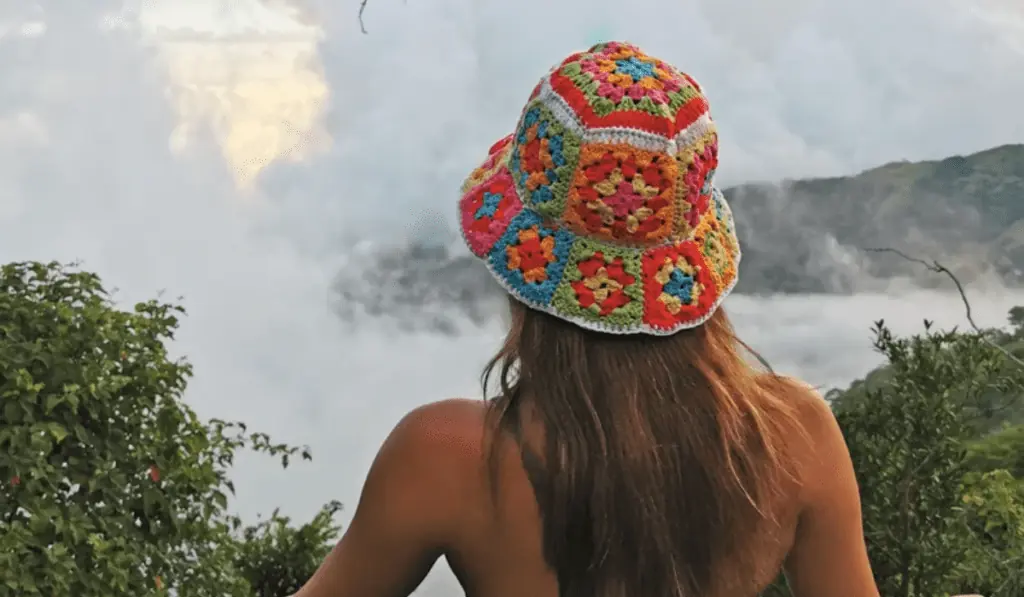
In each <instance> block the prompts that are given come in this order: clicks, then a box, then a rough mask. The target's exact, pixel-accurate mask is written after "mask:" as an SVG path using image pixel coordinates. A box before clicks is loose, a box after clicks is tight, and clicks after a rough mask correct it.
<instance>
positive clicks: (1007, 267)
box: [724, 145, 1024, 293]
mask: <svg viewBox="0 0 1024 597" xmlns="http://www.w3.org/2000/svg"><path fill="white" fill-rule="evenodd" d="M724 192H725V195H726V196H727V197H728V198H729V200H730V202H731V204H732V205H733V212H734V213H735V215H736V220H737V227H738V231H739V234H740V239H741V242H743V243H744V264H743V275H742V276H741V277H740V285H739V291H740V292H745V293H762V292H848V291H851V290H862V289H865V288H873V287H874V288H880V287H884V285H885V284H887V283H888V282H889V281H890V280H891V279H892V278H895V277H909V278H913V279H914V281H915V282H916V283H919V284H920V283H924V284H929V283H948V280H943V279H941V277H937V276H935V275H929V274H927V272H924V271H923V270H922V268H921V266H919V265H913V264H909V263H907V262H906V261H905V260H902V259H900V258H899V257H897V256H895V255H892V254H889V253H870V252H865V251H864V250H863V249H865V248H872V247H893V248H898V249H900V250H903V251H905V252H907V253H911V254H915V255H918V256H922V257H925V258H928V259H939V260H940V261H942V262H943V264H944V265H946V266H948V267H950V268H951V269H953V270H954V271H955V272H957V274H958V275H959V276H961V279H962V280H964V281H965V282H967V281H972V280H978V279H979V278H981V277H983V276H986V275H987V276H992V277H997V278H998V279H1001V280H1002V281H1003V282H1004V283H1006V284H1009V285H1014V286H1017V285H1021V284H1024V145H1007V146H1003V147H997V148H994V149H990V150H987V151H983V152H980V153H976V154H973V155H969V156H954V157H950V158H946V159H944V160H938V161H931V162H915V163H911V162H897V163H892V164H887V165H885V166H881V167H878V168H874V169H872V170H868V171H866V172H863V173H861V174H858V175H855V176H844V177H837V178H821V179H808V180H796V181H786V182H783V183H781V184H747V185H742V186H739V187H733V188H730V189H726V190H725V191H724Z"/></svg>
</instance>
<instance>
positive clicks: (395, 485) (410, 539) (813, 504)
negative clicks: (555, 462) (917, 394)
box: [297, 386, 878, 597]
mask: <svg viewBox="0 0 1024 597" xmlns="http://www.w3.org/2000/svg"><path fill="white" fill-rule="evenodd" d="M790 387H792V386H790ZM787 398H788V399H790V400H793V401H795V402H796V403H797V404H798V407H799V411H800V419H801V421H802V423H803V424H804V428H805V431H806V438H807V440H808V441H809V442H810V443H811V444H812V445H811V446H808V445H804V446H801V447H798V446H797V445H796V444H794V446H793V449H792V453H791V454H790V455H789V456H790V457H791V458H794V459H795V461H796V463H797V466H796V470H797V471H798V476H799V481H800V483H799V484H797V483H793V484H792V486H791V487H790V489H789V491H788V493H785V494H784V495H781V496H779V498H778V500H777V503H776V505H775V511H774V512H773V513H772V514H773V515H774V516H775V518H776V520H777V521H778V526H777V527H774V528H773V527H771V526H768V525H766V526H765V527H764V528H763V529H762V530H760V531H757V532H754V533H752V535H751V537H750V538H749V543H748V545H749V546H750V547H751V549H752V553H755V554H757V557H756V558H755V559H754V561H755V562H756V565H755V566H754V568H755V569H754V570H750V569H745V570H722V571H720V572H719V574H720V575H721V576H723V577H727V582H725V583H724V584H723V585H722V586H723V589H722V590H721V591H720V592H721V594H720V595H716V596H714V597H750V596H751V595H755V594H756V593H757V592H758V591H759V590H760V589H762V588H764V587H765V586H766V585H767V584H768V583H770V582H771V581H772V579H774V578H775V577H776V576H777V574H778V573H779V571H780V570H781V569H782V567H783V566H785V570H786V572H787V574H788V576H789V580H790V584H791V586H792V588H793V593H794V596H795V597H817V596H819V595H829V596H830V597H877V595H878V591H877V588H876V587H875V584H874V581H873V579H872V575H871V571H870V567H869V564H868V560H867V553H866V549H865V546H864V540H863V533H862V529H861V517H860V501H859V496H858V493H857V486H856V482H855V481H854V478H853V470H852V464H851V463H850V459H849V454H848V452H847V449H846V446H845V443H844V441H843V438H842V435H841V433H840V431H839V428H838V426H837V424H836V422H835V419H834V417H833V416H832V413H831V411H830V409H829V407H828V405H827V403H825V401H824V400H822V399H821V397H820V396H818V395H817V394H816V393H813V392H812V391H810V390H808V391H806V392H802V393H800V394H799V395H794V396H789V397H787ZM524 428H525V429H526V430H527V433H526V437H527V438H528V440H527V441H528V442H530V443H533V442H534V441H538V439H539V436H538V435H537V431H536V429H537V428H536V427H535V426H531V423H530V421H529V418H528V417H527V418H526V419H524ZM485 429H486V425H485V420H484V404H483V403H482V402H480V401H469V400H447V401H442V402H436V403H433V404H429V405H426V406H424V407H421V408H419V409H417V410H415V411H413V412H412V413H410V414H409V415H407V416H406V418H405V419H404V420H403V421H402V423H400V424H399V425H398V426H397V427H396V429H395V431H394V432H393V433H392V435H391V437H389V439H388V441H387V442H386V443H385V445H384V447H383V448H382V449H381V453H380V455H378V458H377V460H376V461H375V463H374V465H373V468H372V470H371V472H370V475H369V477H368V479H367V483H366V486H365V488H364V492H363V496H362V499H361V501H360V505H359V507H358V509H357V511H356V514H355V517H354V519H353V521H352V523H351V526H350V527H349V529H348V530H347V532H346V533H345V536H344V537H343V538H342V540H341V541H340V542H339V544H338V546H337V547H336V548H335V550H334V552H332V554H331V556H330V557H329V558H328V559H327V560H326V561H325V563H324V565H323V566H322V567H321V569H320V570H319V571H318V572H317V574H316V576H315V577H314V579H313V580H311V581H310V583H309V584H307V586H306V587H304V588H303V589H302V591H301V592H300V593H299V594H298V596H297V597H356V596H359V597H405V596H406V595H408V594H409V592H411V591H412V590H413V589H414V588H415V587H416V586H417V585H418V584H419V583H420V582H421V581H422V579H423V577H424V576H425V575H426V573H427V572H428V571H429V570H430V568H431V567H432V565H433V564H434V563H435V562H436V560H437V559H438V558H439V557H441V556H444V557H445V558H446V559H447V560H448V563H449V565H450V566H451V568H452V570H453V571H454V573H455V574H456V576H457V577H458V578H459V581H460V582H461V583H462V585H463V587H464V590H465V592H466V595H467V596H468V597H520V596H522V595H533V596H536V597H557V596H558V582H557V579H556V576H555V573H554V572H553V571H552V570H551V569H550V568H549V567H548V566H547V565H546V563H545V561H544V557H543V548H542V545H543V542H542V525H541V521H540V514H539V509H538V506H537V502H536V499H535V496H534V490H533V486H532V484H531V482H530V477H529V475H528V472H527V469H526V468H524V465H523V462H522V459H521V458H520V452H519V447H518V446H517V445H516V444H515V442H513V441H507V442H504V445H503V447H502V449H501V452H500V457H499V467H498V475H499V476H498V481H499V485H498V487H499V493H498V500H497V504H495V502H494V501H492V499H491V494H490V493H489V486H488V484H487V466H486V458H485V454H486V448H485V445H486V444H485V441H486V438H485V435H486V431H485ZM695 539H696V540H699V538H695Z"/></svg>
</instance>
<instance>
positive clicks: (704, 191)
mask: <svg viewBox="0 0 1024 597" xmlns="http://www.w3.org/2000/svg"><path fill="white" fill-rule="evenodd" d="M717 166H718V135H717V133H716V132H715V125H714V123H713V121H712V120H711V116H710V113H709V111H708V103H707V100H706V99H705V98H704V95H703V93H702V91H701V87H700V86H699V85H698V84H697V82H696V81H695V80H693V78H691V77H690V76H688V75H686V74H684V73H681V72H679V71H678V70H676V69H675V68H674V67H672V66H671V65H669V64H666V63H665V62H662V61H661V60H659V59H657V58H654V57H651V56H648V55H647V54H645V53H644V52H643V51H641V50H640V49H639V48H637V47H636V46H634V45H631V44H628V43H622V42H608V43H602V44H598V45H595V46H594V47H592V48H590V49H589V50H587V51H586V52H580V53H576V54H573V55H571V56H569V57H568V58H566V59H565V60H563V61H562V62H561V63H560V64H558V65H557V66H556V67H554V68H553V69H552V70H551V71H550V72H549V73H548V74H547V75H546V76H545V77H544V78H543V79H542V80H541V81H540V83H539V84H538V85H537V86H536V87H535V88H534V90H533V92H532V93H531V94H530V97H529V99H528V101H527V103H526V107H525V108H524V109H523V112H522V115H521V116H520V118H519V123H518V126H517V127H516V129H515V132H514V133H513V134H511V135H509V136H507V137H505V138H503V139H501V140H500V141H498V142H497V143H495V144H494V146H492V147H491V149H490V152H489V155H488V156H487V159H486V160H485V161H484V162H483V164H482V165H480V166H479V167H478V168H476V169H475V170H474V171H473V172H472V173H471V174H470V176H469V178H467V179H466V181H465V183H463V185H462V197H461V199H460V201H459V222H460V228H461V230H462V235H463V238H464V239H465V241H466V244H467V245H468V246H469V249H470V250H471V251H472V252H473V254H475V255H476V256H477V257H479V258H481V259H482V260H483V261H484V263H486V264H487V267H488V269H490V271H491V273H492V274H493V275H494V276H495V277H496V278H497V280H498V282H500V283H501V285H502V286H503V287H504V288H505V289H506V290H507V291H508V292H509V293H511V294H512V295H513V296H514V297H515V298H516V299H518V300H519V301H522V302H523V303H525V304H526V305H527V306H529V307H532V308H534V309H537V310H540V311H544V312H547V313H550V314H552V315H554V316H556V317H559V318H561V319H564V320H566V321H570V322H572V323H575V324H576V325H579V326H581V327H584V328H587V329H592V330H597V331H601V332H608V333H616V334H651V335H662V336H663V335H669V334H672V333H675V332H678V331H679V330H683V329H687V328H692V327H696V326H698V325H700V324H702V323H703V322H705V321H707V319H708V318H709V317H711V314H712V313H714V311H715V309H717V308H718V306H719V305H720V304H721V302H722V300H723V299H724V298H725V297H726V295H728V294H729V292H730V291H732V289H733V287H734V286H735V285H736V279H737V266H738V265H739V261H740V248H739V243H738V242H737V239H736V232H735V225H734V222H733V217H732V212H731V211H730V210H729V206H728V205H727V204H726V202H725V198H724V197H723V196H722V193H721V192H720V191H719V190H718V189H716V188H715V186H714V185H713V184H712V182H713V179H714V174H715V168H717Z"/></svg>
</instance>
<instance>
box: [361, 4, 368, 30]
mask: <svg viewBox="0 0 1024 597" xmlns="http://www.w3.org/2000/svg"><path fill="white" fill-rule="evenodd" d="M368 1H369V0H362V1H361V2H360V3H359V30H360V31H362V32H363V34H364V35H365V34H366V25H363V11H365V10H366V3H367V2H368Z"/></svg>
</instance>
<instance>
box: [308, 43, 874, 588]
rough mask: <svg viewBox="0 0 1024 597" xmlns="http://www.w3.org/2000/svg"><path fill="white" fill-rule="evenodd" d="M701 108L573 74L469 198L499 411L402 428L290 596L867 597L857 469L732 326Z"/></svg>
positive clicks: (608, 74)
mask: <svg viewBox="0 0 1024 597" xmlns="http://www.w3.org/2000/svg"><path fill="white" fill-rule="evenodd" d="M717 160H718V137H717V134H716V132H715V126H714V123H713V121H712V120H711V118H710V116H709V112H708V105H707V102H706V100H705V98H704V95H703V94H702V92H701V88H700V87H699V85H698V84H697V83H696V82H695V81H694V80H693V79H692V78H690V77H689V76H687V75H685V74H683V73H681V72H679V71H678V70H676V69H675V68H673V67H672V66H670V65H668V64H665V63H664V62H662V61H660V60H657V59H655V58H652V57H650V56H648V55H647V54H645V53H643V52H642V51H641V50H640V49H638V48H636V47H635V46H632V45H629V44H625V43H614V42H613V43H606V44H599V45H597V46H594V47H593V48H591V49H590V50H589V51H587V52H582V53H578V54H574V55H572V56H570V57H568V58H566V59H565V60H564V61H563V62H562V63H561V64H559V65H558V66H557V67H556V68H555V69H553V70H552V71H551V72H550V73H549V74H548V75H547V76H545V77H544V78H543V80H542V81H541V82H540V84H539V85H537V87H536V88H535V89H534V90H533V93H532V94H531V95H530V97H529V100H528V102H527V105H526V107H525V109H524V110H523V113H522V116H521V118H520V121H519V124H518V126H517V129H516V131H515V133H513V134H512V135H510V136H508V137H506V138H505V139H503V140H501V141H499V142H498V143H497V144H495V146H494V147H492V148H491V152H490V155H489V156H488V158H487V160H486V161H485V162H484V163H483V165H482V166H480V167H479V168H477V169H476V170H475V171H474V172H473V173H472V174H471V176H470V177H469V179H468V180H467V181H466V183H465V185H464V186H463V197H462V199H461V201H460V203H459V206H460V221H461V225H462V231H463V235H464V237H465V240H466V242H467V244H468V246H469V248H470V250H471V251H472V252H473V253H474V254H475V255H477V256H478V257H480V258H481V259H483V261H484V262H485V263H486V264H487V266H488V268H489V269H490V271H491V272H492V273H493V274H494V276H495V277H496V279H497V280H498V281H499V282H500V283H501V284H502V286H503V287H504V288H505V289H506V290H507V291H508V294H509V296H510V304H511V312H512V324H511V329H510V331H509V334H508V337H507V338H506V340H505V343H504V346H503V347H502V348H501V350H500V352H499V353H498V354H497V355H496V356H495V358H494V360H493V361H492V362H491V364H490V366H488V368H487V370H486V372H485V375H484V385H485V390H487V388H488V387H493V386H494V384H490V385H489V384H488V383H487V382H488V380H491V381H494V382H497V384H496V385H497V388H496V389H497V390H498V391H497V397H496V398H494V399H491V400H489V401H487V402H479V401H465V400H449V401H444V402H438V403H434V404H430V405H427V406H424V407H421V408H419V409H416V410H415V411H413V412H411V413H410V414H409V415H407V416H406V417H405V419H404V420H403V421H402V422H401V423H399V424H398V426H397V427H396V428H395V430H394V431H393V432H392V434H391V436H390V437H389V438H388V439H387V441H386V442H385V444H384V446H383V447H382V448H381V451H380V453H379V454H378V456H377V459H376V461H375V462H374V464H373V466H372V468H371V471H370V474H369V476H368V478H367V480H366V485H365V487H364V490H363V495H362V498H361V500H360V503H359V506H358V509H357V510H356V513H355V516H354V519H353V520H352V523H351V525H350V527H349V528H348V530H347V532H346V533H345V536H344V537H343V538H342V540H341V541H340V542H339V544H338V545H337V547H336V548H335V549H334V551H333V552H332V554H331V555H330V556H329V557H328V558H327V560H326V561H325V562H324V564H323V566H322V567H321V568H320V570H319V571H318V572H317V573H316V575H315V576H314V578H313V579H311V580H310V582H309V583H308V584H307V585H306V586H305V587H304V588H303V589H302V590H301V591H300V593H299V597H405V596H407V595H409V594H410V593H411V592H412V591H413V590H414V589H415V588H416V586H418V584H419V583H420V582H421V581H422V580H423V577H424V576H425V575H426V573H427V572H428V571H429V570H430V568H431V567H432V566H433V565H434V563H435V562H436V561H437V559H438V558H439V557H441V556H444V557H445V559H446V560H447V561H448V563H449V565H450V566H451V568H452V570H453V571H454V572H455V574H456V575H457V576H458V578H459V580H460V582H461V583H462V585H463V587H464V589H465V592H466V594H467V595H470V596H473V597H523V596H528V597H655V596H657V597H694V596H698V595H699V596H701V597H740V596H743V597H750V596H752V595H756V594H758V593H759V592H760V591H761V590H762V589H763V588H764V587H765V586H766V585H768V584H769V583H770V582H771V581H772V579H774V578H775V577H776V576H777V575H778V573H779V572H780V570H783V569H784V570H785V572H786V574H787V576H788V579H789V582H790V585H791V587H792V591H793V594H794V595H795V596H796V597H822V596H829V597H877V595H878V590H877V588H876V587H875V583H874V581H873V579H872V574H871V570H870V566H869V563H868V559H867V554H866V549H865V545H864V540H863V533H862V528H861V514H860V502H859V497H858V490H857V485H856V482H855V480H854V476H853V471H852V465H851V463H850V458H849V454H848V452H847V449H846V446H845V443H844V442H843V438H842V435H841V433H840V430H839V428H838V426H837V425H836V422H835V419H834V418H833V417H832V414H831V411H830V410H829V407H828V405H827V404H826V403H825V402H824V401H823V400H822V399H821V398H820V397H819V396H817V395H816V394H815V393H814V392H813V391H812V390H811V389H809V388H807V387H806V386H804V385H802V384H800V383H798V382H796V381H792V380H789V379H785V378H782V377H779V376H776V375H774V374H770V373H765V372H762V371H758V370H755V369H754V368H752V367H751V366H750V365H749V364H748V360H749V359H748V358H747V357H748V356H749V355H746V354H744V353H743V352H742V351H741V346H743V345H742V343H741V342H740V341H739V340H738V339H737V338H736V337H735V335H734V334H733V331H732V328H731V326H730V324H729V321H728V319H727V318H726V316H725V314H724V313H723V311H722V309H721V308H720V304H721V302H722V300H723V299H724V298H725V297H726V295H728V294H729V292H730V291H731V290H732V288H733V287H734V286H735V284H736V278H737V269H736V267H737V265H738V263H739V260H740V249H739V245H738V243H737V240H736V236H735V231H734V228H733V219H732V215H731V213H730V211H729V207H728V205H727V204H726V202H725V200H724V198H723V197H722V195H721V193H720V192H719V191H718V190H717V189H716V188H715V187H714V185H713V184H712V179H713V176H714V172H715V168H716V167H717V165H718V161H717Z"/></svg>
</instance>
